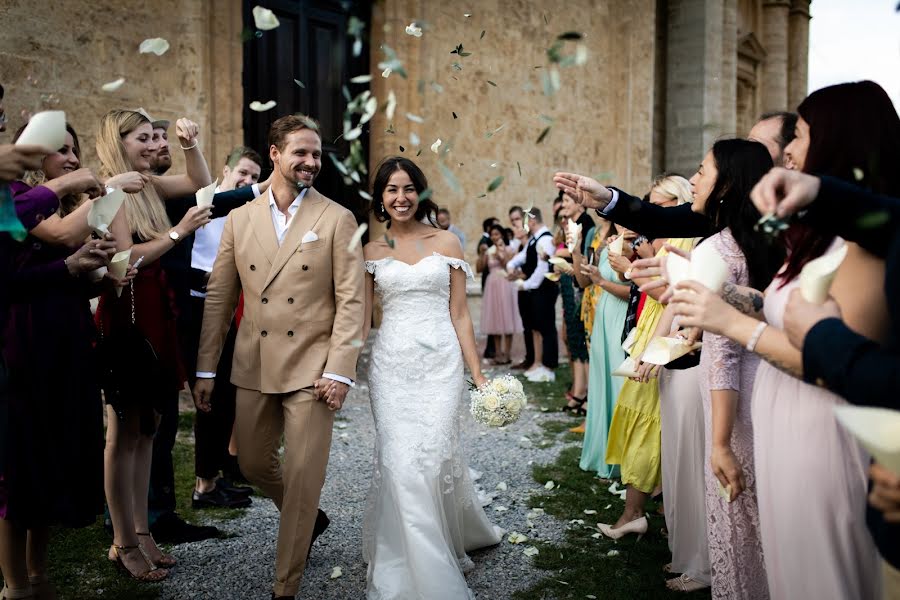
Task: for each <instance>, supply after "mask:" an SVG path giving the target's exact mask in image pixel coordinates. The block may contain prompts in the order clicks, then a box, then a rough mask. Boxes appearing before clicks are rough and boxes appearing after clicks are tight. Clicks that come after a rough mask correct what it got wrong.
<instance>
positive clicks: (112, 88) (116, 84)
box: [100, 77, 125, 92]
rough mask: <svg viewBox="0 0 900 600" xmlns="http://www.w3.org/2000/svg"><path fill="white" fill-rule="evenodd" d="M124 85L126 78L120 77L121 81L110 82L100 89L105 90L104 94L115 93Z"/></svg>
mask: <svg viewBox="0 0 900 600" xmlns="http://www.w3.org/2000/svg"><path fill="white" fill-rule="evenodd" d="M123 83H125V78H124V77H120V78H119V79H116V80H115V81H110V82H109V83H104V84H103V85H102V86H100V89H101V90H103V91H104V92H114V91H116V90H117V89H119V88H120V87H122V84H123Z"/></svg>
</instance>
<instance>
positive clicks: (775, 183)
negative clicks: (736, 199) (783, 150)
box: [750, 167, 820, 219]
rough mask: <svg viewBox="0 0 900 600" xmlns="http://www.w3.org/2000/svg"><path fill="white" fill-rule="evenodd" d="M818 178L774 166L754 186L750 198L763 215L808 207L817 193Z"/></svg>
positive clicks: (789, 212)
mask: <svg viewBox="0 0 900 600" xmlns="http://www.w3.org/2000/svg"><path fill="white" fill-rule="evenodd" d="M819 186H820V181H819V178H818V177H814V176H813V175H807V174H806V173H800V172H799V171H790V170H788V169H784V168H781V167H776V168H774V169H772V170H771V171H769V172H768V173H766V175H765V176H764V177H763V178H762V179H760V180H759V182H758V183H757V184H756V185H755V186H753V191H752V192H750V199H751V200H752V201H753V204H754V205H756V209H757V210H758V211H759V212H760V214H763V215H769V214H772V213H775V216H776V217H778V218H779V219H783V218H784V217H787V216H788V215H792V214H794V213H796V212H797V211H799V210H803V209H804V208H806V207H807V206H809V205H810V204H811V203H812V201H813V200H815V199H816V196H818V195H819Z"/></svg>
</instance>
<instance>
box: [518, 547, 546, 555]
mask: <svg viewBox="0 0 900 600" xmlns="http://www.w3.org/2000/svg"><path fill="white" fill-rule="evenodd" d="M540 553H541V552H540V550H538V549H537V548H535V547H534V546H528V547H527V548H525V550H523V551H522V554H524V555H525V556H537V555H538V554H540Z"/></svg>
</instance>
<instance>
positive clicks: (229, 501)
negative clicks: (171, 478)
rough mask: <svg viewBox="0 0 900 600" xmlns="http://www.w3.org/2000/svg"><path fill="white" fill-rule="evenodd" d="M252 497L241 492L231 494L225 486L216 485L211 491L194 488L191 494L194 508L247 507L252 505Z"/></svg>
mask: <svg viewBox="0 0 900 600" xmlns="http://www.w3.org/2000/svg"><path fill="white" fill-rule="evenodd" d="M250 502H251V500H250V498H248V497H247V496H245V495H243V494H241V495H235V494H229V493H228V492H227V491H225V488H221V487H219V486H218V485H216V487H215V488H213V490H212V491H211V492H198V491H197V490H194V494H193V495H192V496H191V506H192V507H194V508H198V509H199V508H247V507H248V506H250Z"/></svg>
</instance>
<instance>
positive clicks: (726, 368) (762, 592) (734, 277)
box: [691, 139, 784, 600]
mask: <svg viewBox="0 0 900 600" xmlns="http://www.w3.org/2000/svg"><path fill="white" fill-rule="evenodd" d="M771 166H772V160H771V157H770V156H769V154H768V152H767V151H766V149H765V147H764V146H762V144H759V143H757V142H749V141H746V140H736V139H735V140H722V141H719V142H716V144H715V145H713V148H712V150H711V151H710V152H709V153H707V155H706V157H705V158H704V159H703V163H702V164H701V165H700V169H699V170H698V172H697V174H695V175H694V177H692V178H691V186H692V189H693V195H694V202H693V205H692V206H693V209H694V211H696V212H702V213H704V214H706V215H707V216H708V217H709V219H710V222H712V223H713V224H714V225H715V227H716V229H721V231H719V233H717V234H715V235H713V236H712V237H710V238H708V239H707V240H705V241H704V242H703V244H704V245H705V244H712V246H713V248H714V249H715V250H716V253H717V254H718V255H719V256H720V257H721V258H722V259H723V260H724V261H725V263H726V264H727V265H728V272H729V274H728V279H727V281H728V282H729V283H732V284H737V285H742V286H746V285H752V284H756V285H763V286H764V285H767V284H768V283H769V282H770V281H771V280H772V277H773V276H774V274H775V271H776V270H777V269H778V266H779V265H780V264H781V261H782V259H783V258H784V252H783V250H781V249H780V246H777V245H771V244H768V243H767V241H766V239H765V237H764V234H762V233H758V232H755V231H754V230H753V225H754V224H755V223H756V221H757V220H758V219H759V213H758V212H756V209H755V208H753V204H752V203H751V202H750V199H749V194H750V190H751V189H752V187H753V185H755V183H756V182H757V181H758V180H759V179H760V178H761V177H762V176H763V175H764V174H765V173H766V172H767V171H768V170H769V168H771ZM758 365H759V358H758V357H757V356H755V355H754V354H753V353H751V352H748V351H747V350H746V349H744V348H743V347H741V346H740V345H739V344H736V343H735V342H733V341H731V340H729V339H728V338H726V337H723V336H719V335H714V334H705V335H704V338H703V350H702V352H701V355H700V370H699V381H700V392H701V395H702V397H703V417H704V429H705V439H706V456H708V457H709V460H708V461H707V462H706V477H705V479H706V521H707V535H708V538H709V558H710V566H711V570H712V596H713V598H723V599H725V598H727V599H729V600H734V599H747V600H751V599H752V600H759V599H761V598H768V595H769V594H768V586H767V583H766V570H765V565H764V561H763V552H762V543H761V541H760V533H759V509H758V507H757V503H756V487H755V483H756V482H755V474H754V465H753V426H752V424H751V418H750V397H751V393H752V390H753V379H754V377H755V376H756V368H757V366H758Z"/></svg>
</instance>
